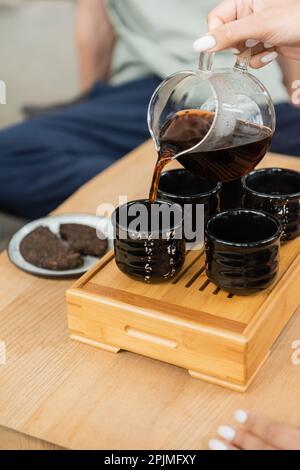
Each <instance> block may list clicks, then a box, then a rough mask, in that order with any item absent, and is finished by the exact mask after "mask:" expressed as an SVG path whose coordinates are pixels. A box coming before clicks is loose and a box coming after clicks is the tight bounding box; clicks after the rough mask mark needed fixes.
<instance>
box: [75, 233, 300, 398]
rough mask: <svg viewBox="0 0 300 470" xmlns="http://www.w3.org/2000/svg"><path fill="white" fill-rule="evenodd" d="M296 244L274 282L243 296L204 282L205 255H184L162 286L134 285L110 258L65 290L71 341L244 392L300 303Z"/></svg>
mask: <svg viewBox="0 0 300 470" xmlns="http://www.w3.org/2000/svg"><path fill="white" fill-rule="evenodd" d="M299 280H300V239H297V240H294V241H292V242H289V243H287V244H285V245H284V246H283V247H282V250H281V265H280V274H279V277H278V279H277V282H276V284H275V285H274V286H273V287H272V288H270V289H268V290H266V291H263V292H261V293H258V294H254V295H252V296H248V297H238V296H235V295H234V296H233V295H230V294H228V293H226V292H224V291H222V290H220V289H219V288H217V287H216V286H215V285H213V284H212V283H211V282H209V281H208V279H207V277H206V275H205V269H204V253H203V251H190V252H188V254H187V259H186V262H185V266H184V267H183V269H182V271H181V273H180V275H178V276H177V278H175V279H174V280H173V281H170V282H168V283H164V284H156V285H148V284H144V283H142V282H138V281H135V280H132V279H130V278H128V277H127V276H125V275H124V274H122V273H121V272H120V271H119V270H118V268H117V267H116V264H115V261H114V256H113V253H108V254H107V255H106V257H105V258H103V259H102V260H101V261H100V262H99V263H98V264H97V265H96V266H95V267H94V268H93V269H92V270H91V271H90V272H88V273H87V274H85V275H84V276H83V277H82V278H81V279H79V280H78V281H77V282H76V283H75V284H74V286H73V287H72V288H71V289H69V290H68V291H67V303H68V321H69V328H70V333H71V337H72V338H73V339H74V340H77V341H81V342H83V343H86V344H89V345H91V346H96V347H99V348H101V349H104V350H107V351H110V352H114V353H117V352H119V351H120V350H121V349H124V350H128V351H132V352H135V353H139V354H143V355H145V356H149V357H151V358H154V359H159V360H161V361H165V362H168V363H171V364H175V365H177V366H180V367H183V368H186V369H187V370H188V371H189V373H190V374H191V376H192V377H194V378H197V379H202V380H205V381H208V382H211V383H214V384H218V385H222V386H224V387H228V388H230V389H233V390H237V391H242V392H243V391H245V390H246V389H247V387H248V386H249V385H250V383H251V382H252V380H253V379H254V377H255V375H256V374H257V372H258V371H259V369H260V367H261V366H262V365H263V364H264V362H265V361H266V359H267V358H268V356H269V354H270V351H271V350H272V347H273V345H274V343H275V341H276V339H277V338H278V336H279V335H280V333H281V332H282V331H283V329H284V327H285V326H286V324H287V322H288V321H289V319H290V318H291V317H292V315H293V313H294V312H295V311H296V309H297V308H298V306H299V304H300V286H299Z"/></svg>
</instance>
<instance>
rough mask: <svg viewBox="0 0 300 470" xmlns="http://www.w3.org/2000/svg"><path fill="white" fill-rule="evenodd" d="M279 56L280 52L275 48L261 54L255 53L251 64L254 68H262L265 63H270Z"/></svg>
mask: <svg viewBox="0 0 300 470" xmlns="http://www.w3.org/2000/svg"><path fill="white" fill-rule="evenodd" d="M277 58H278V53H277V52H276V51H275V49H273V50H269V51H264V52H262V53H260V54H256V55H254V56H253V57H252V58H251V61H250V66H251V67H252V68H253V69H260V68H261V67H264V66H265V65H267V64H270V63H271V62H273V61H274V60H276V59H277Z"/></svg>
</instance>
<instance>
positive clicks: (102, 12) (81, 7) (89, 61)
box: [76, 0, 115, 91]
mask: <svg viewBox="0 0 300 470" xmlns="http://www.w3.org/2000/svg"><path fill="white" fill-rule="evenodd" d="M114 40H115V36H114V30H113V27H112V25H111V23H110V21H109V18H108V15H107V12H106V7H105V0H79V1H78V8H77V18H76V45H77V50H78V55H79V67H80V80H81V89H82V91H87V90H88V89H89V88H90V87H91V86H92V85H93V83H94V82H95V80H106V79H107V78H108V76H109V72H110V65H111V59H112V52H113V47H114Z"/></svg>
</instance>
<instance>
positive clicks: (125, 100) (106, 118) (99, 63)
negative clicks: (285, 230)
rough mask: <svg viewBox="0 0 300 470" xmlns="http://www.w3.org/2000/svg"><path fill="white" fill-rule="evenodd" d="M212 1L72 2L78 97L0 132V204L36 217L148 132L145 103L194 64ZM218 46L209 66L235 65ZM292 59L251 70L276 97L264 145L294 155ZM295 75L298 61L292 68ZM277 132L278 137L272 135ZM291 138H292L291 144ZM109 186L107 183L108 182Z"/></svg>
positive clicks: (296, 136)
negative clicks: (273, 125) (272, 129)
mask: <svg viewBox="0 0 300 470" xmlns="http://www.w3.org/2000/svg"><path fill="white" fill-rule="evenodd" d="M217 4H218V1H216V0H201V1H200V0H189V1H188V2H184V1H182V0H151V2H148V1H140V0H122V1H120V0H106V1H105V0H79V2H78V14H77V23H76V41H77V48H78V56H79V63H80V76H81V84H82V96H81V97H80V98H79V99H77V100H76V101H75V102H73V103H71V104H69V105H65V106H59V107H57V108H54V109H52V110H46V111H48V112H46V113H45V114H43V115H39V116H37V114H40V111H41V110H31V112H35V114H36V117H34V118H33V119H30V120H28V121H27V122H24V123H22V124H19V125H16V126H12V127H9V128H7V129H4V130H2V131H1V132H0V168H1V172H0V210H2V211H6V212H8V213H11V214H15V215H17V216H21V217H24V218H29V219H34V218H38V217H41V216H44V215H45V214H47V213H48V212H50V211H51V210H53V209H54V208H55V207H57V206H58V205H59V204H60V203H61V202H62V201H64V200H65V199H66V198H67V197H68V196H70V195H71V194H72V193H73V192H74V191H75V190H76V189H78V188H79V187H80V186H81V185H82V184H84V183H85V182H87V181H88V180H90V179H91V178H92V177H93V176H95V175H97V174H98V173H99V172H101V171H102V170H104V169H105V168H107V167H108V166H110V165H111V164H112V163H114V162H115V161H116V160H117V159H119V158H120V157H122V156H123V155H124V154H126V153H128V152H129V151H131V150H132V149H134V148H135V147H136V146H138V145H139V144H141V143H142V142H143V141H145V140H146V139H147V138H148V137H149V133H148V129H147V120H146V116H147V107H148V103H149V100H150V98H151V95H152V93H153V92H154V90H155V88H156V87H157V86H158V85H159V83H160V82H161V80H162V79H163V78H165V77H166V76H168V75H169V74H172V73H174V72H176V71H179V70H183V69H193V68H195V67H196V66H197V62H198V55H197V53H196V52H195V51H194V50H193V48H192V44H193V42H194V40H195V39H196V38H197V37H198V36H199V34H205V33H206V31H207V22H206V16H207V14H208V13H209V11H210V10H211V9H212V8H213V7H215V6H216V5H217ZM234 61H235V57H234V55H233V54H232V53H229V52H221V53H220V54H218V57H217V61H216V62H217V64H216V66H224V67H228V66H231V65H233V64H234ZM293 67H295V66H292V63H288V62H287V61H286V63H284V64H283V70H284V72H285V84H286V85H287V86H285V85H284V83H283V80H284V78H283V76H282V73H281V69H280V67H279V65H278V63H277V62H276V61H273V62H272V63H270V64H269V65H268V67H265V68H263V69H262V70H260V71H258V72H257V73H256V75H257V76H258V77H259V78H260V80H261V81H262V82H263V83H264V84H265V85H266V86H267V88H268V89H269V91H270V93H271V96H272V98H273V100H274V102H275V103H276V108H277V115H278V131H277V134H276V137H275V138H274V144H273V148H272V150H274V151H279V152H286V153H294V154H297V155H300V145H298V142H299V135H300V134H299V132H295V130H294V128H292V129H290V130H289V138H288V139H287V137H286V128H287V127H289V125H290V124H289V118H287V116H290V113H292V111H293V118H294V117H295V113H296V115H297V118H298V119H299V113H298V109H296V110H294V109H293V108H292V106H291V105H290V104H288V101H289V96H288V91H287V89H288V88H289V87H290V85H289V83H291V81H292V80H293V79H294V77H293ZM297 71H298V64H297ZM281 133H282V135H284V138H283V139H282V138H281V137H280V135H281ZM299 143H300V142H299ZM112 184H114V182H113V181H112Z"/></svg>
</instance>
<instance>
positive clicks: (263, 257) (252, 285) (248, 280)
mask: <svg viewBox="0 0 300 470" xmlns="http://www.w3.org/2000/svg"><path fill="white" fill-rule="evenodd" d="M280 236H281V226H280V223H279V222H278V220H277V219H276V218H275V217H273V216H271V215H270V214H266V213H263V212H260V211H254V210H246V209H237V210H231V211H227V212H221V213H220V214H218V215H216V216H215V217H213V218H212V219H210V220H209V222H208V224H207V226H206V233H205V247H206V273H207V276H208V278H209V279H210V280H211V281H212V282H214V283H215V284H216V285H217V286H219V287H221V288H222V289H224V290H226V291H228V292H230V293H231V294H237V295H249V294H252V293H255V292H258V291H261V290H263V289H266V288H267V287H269V286H270V285H272V284H273V282H274V281H275V280H276V277H277V274H278V268H279V252H280Z"/></svg>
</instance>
